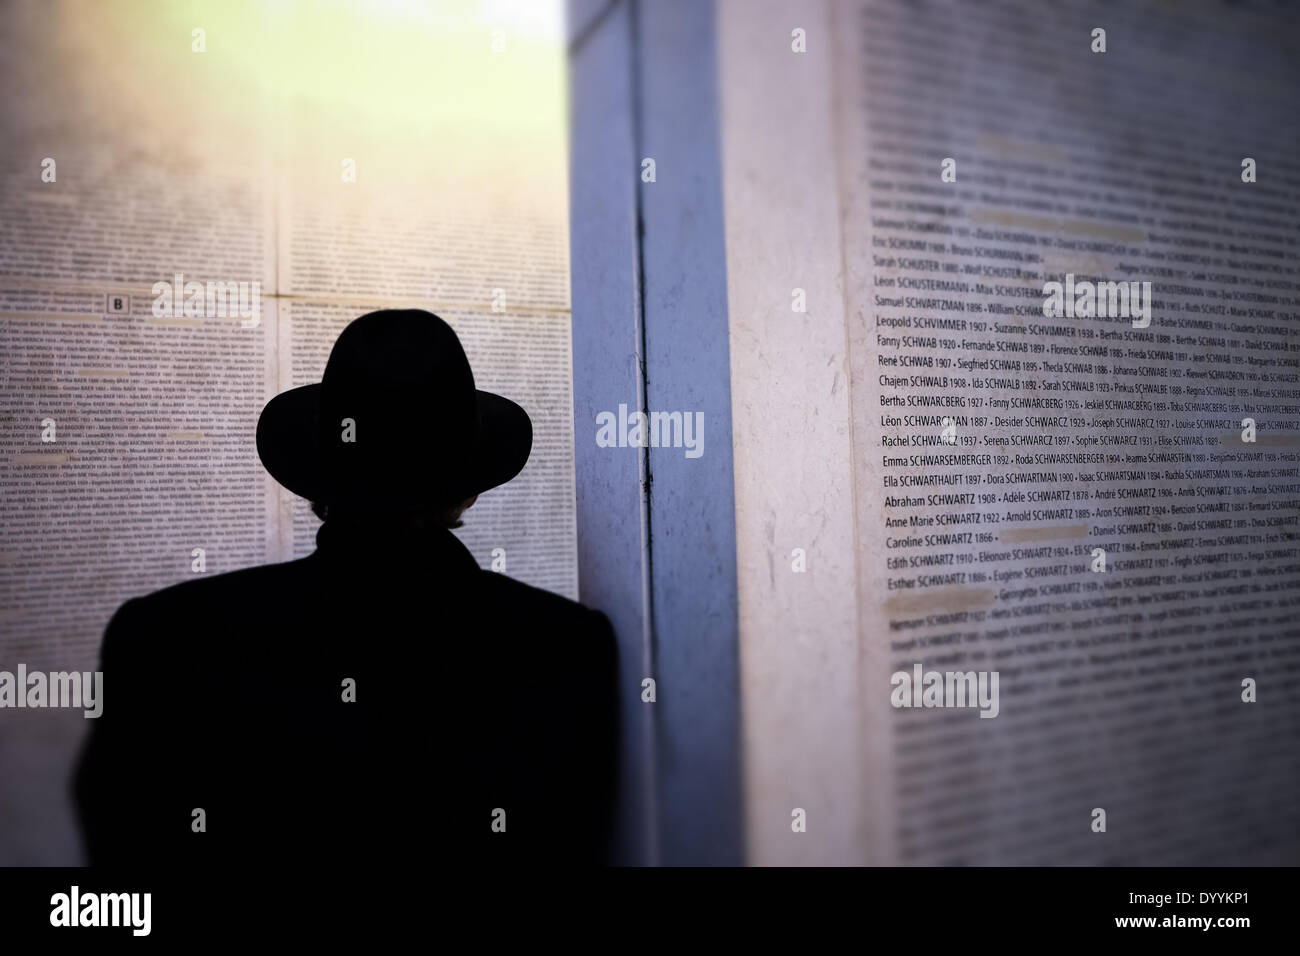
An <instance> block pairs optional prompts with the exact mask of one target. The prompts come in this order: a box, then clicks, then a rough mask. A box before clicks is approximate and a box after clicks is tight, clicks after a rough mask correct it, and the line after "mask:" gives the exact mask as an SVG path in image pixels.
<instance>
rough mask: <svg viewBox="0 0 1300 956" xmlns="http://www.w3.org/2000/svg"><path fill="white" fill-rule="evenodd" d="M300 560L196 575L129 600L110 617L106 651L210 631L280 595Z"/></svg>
mask: <svg viewBox="0 0 1300 956" xmlns="http://www.w3.org/2000/svg"><path fill="white" fill-rule="evenodd" d="M303 565H304V559H299V560H296V561H284V562H280V563H276V564H263V565H257V566H255V567H251V568H240V569H238V570H236V571H227V572H224V573H221V574H213V575H196V576H195V577H194V578H192V579H190V580H186V581H180V582H178V583H176V584H172V585H169V586H167V587H164V588H160V589H158V590H156V591H151V592H149V593H147V594H142V595H139V596H137V597H132V598H129V599H127V600H126V601H125V602H123V603H122V604H121V605H120V606H119V607H118V608H117V610H116V611H115V612H114V613H113V616H112V617H111V618H110V619H109V622H108V627H107V629H106V631H105V635H104V652H105V654H106V655H107V654H108V653H109V651H110V650H112V649H113V648H112V646H111V645H117V647H118V648H124V646H125V645H126V644H127V641H125V640H124V638H125V636H126V635H128V634H129V635H131V640H130V642H129V643H130V645H132V646H133V647H136V648H141V649H143V648H144V647H145V646H146V645H147V644H149V643H151V636H152V637H156V638H157V639H158V640H159V641H166V640H168V637H169V635H170V636H171V637H179V636H181V635H184V634H185V633H187V632H189V631H193V630H194V629H196V628H202V627H210V626H212V625H213V624H214V623H215V622H218V621H221V620H225V619H226V618H229V617H231V616H232V615H238V614H241V613H243V614H247V613H248V612H250V611H253V610H254V609H255V608H256V607H257V606H258V604H259V603H260V602H261V601H263V600H267V599H270V598H272V597H273V596H274V595H277V594H283V593H284V592H285V591H286V590H287V589H288V588H291V587H292V586H293V582H294V581H295V580H296V579H298V578H299V577H301V576H302V575H303V573H304V566H303Z"/></svg>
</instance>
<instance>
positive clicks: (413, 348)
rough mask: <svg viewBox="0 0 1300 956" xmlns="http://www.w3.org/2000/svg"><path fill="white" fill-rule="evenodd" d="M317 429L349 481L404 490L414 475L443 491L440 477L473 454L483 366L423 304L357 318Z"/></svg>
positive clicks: (331, 373)
mask: <svg viewBox="0 0 1300 956" xmlns="http://www.w3.org/2000/svg"><path fill="white" fill-rule="evenodd" d="M317 429H318V431H317V440H318V442H319V443H320V449H321V451H322V452H323V453H324V454H325V456H326V458H327V460H328V461H329V462H330V465H331V466H332V467H333V468H336V469H338V473H339V476H340V477H344V478H346V482H347V483H348V484H351V485H354V486H356V487H366V486H368V485H371V484H372V483H375V482H379V481H381V480H382V481H383V483H384V484H385V485H386V486H387V488H388V489H389V490H392V491H398V490H401V489H402V486H403V485H404V484H406V483H405V482H404V481H403V479H404V478H409V479H410V480H411V482H412V483H415V482H418V483H419V487H420V488H421V489H422V490H424V491H427V492H429V493H431V494H435V495H436V494H440V493H441V491H442V490H445V489H440V487H439V482H438V477H439V476H440V475H444V474H450V473H451V471H453V469H452V468H451V467H450V466H451V465H452V464H454V463H455V461H456V460H457V458H458V456H464V455H467V454H469V452H470V450H471V448H472V445H473V442H474V438H475V435H476V432H477V400H476V392H475V387H474V373H473V372H472V371H471V369H470V365H469V359H468V358H467V357H466V356H465V350H464V349H463V348H462V347H461V344H460V340H459V339H458V338H457V337H456V333H455V332H454V331H453V330H452V328H451V326H450V325H448V324H447V323H446V322H444V321H443V320H442V319H440V318H439V317H438V316H436V315H434V314H433V313H431V312H425V311H423V310H420V309H389V310H384V311H380V312H371V313H368V314H367V315H363V316H361V317H360V318H358V319H355V320H353V321H352V322H351V323H349V325H348V326H347V328H345V329H344V330H343V332H342V333H341V334H340V335H339V337H338V340H337V341H336V342H335V343H334V348H333V350H332V351H331V352H330V357H329V361H328V362H327V363H326V365H325V373H324V375H323V376H322V378H321V393H320V410H319V415H318V420H317ZM376 490H380V489H376ZM407 490H410V489H409V488H408V489H407Z"/></svg>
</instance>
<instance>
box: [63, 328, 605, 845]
mask: <svg viewBox="0 0 1300 956" xmlns="http://www.w3.org/2000/svg"><path fill="white" fill-rule="evenodd" d="M531 447H532V425H531V423H530V421H529V418H528V415H527V414H526V413H525V412H524V410H523V409H522V408H520V407H519V406H518V405H516V404H515V403H513V402H511V401H509V400H507V399H504V398H501V397H499V396H497V395H492V394H490V393H488V392H482V391H477V390H476V389H475V387H474V378H473V374H472V373H471V371H470V367H469V362H468V361H467V360H466V358H465V353H464V351H463V349H462V348H461V345H460V342H459V340H458V339H457V338H456V335H455V333H454V332H453V331H452V330H451V327H450V326H448V325H447V324H446V323H445V322H443V321H442V319H440V318H438V317H437V316H435V315H432V314H430V313H428V312H422V311H418V310H402V311H396V310H392V311H382V312H372V313H370V314H369V315H365V316H362V317H361V318H359V319H357V320H355V321H354V322H352V323H351V324H350V325H349V326H348V327H347V328H346V329H344V331H343V333H342V334H341V335H340V336H339V339H338V341H337V342H336V343H335V345H334V349H333V351H332V352H331V354H330V358H329V362H328V364H327V366H326V368H325V374H324V377H323V380H322V381H321V383H320V384H318V385H308V386H305V387H302V388H295V389H292V390H290V391H288V392H285V393H283V394H281V395H278V396H277V397H276V398H274V399H273V400H272V401H271V402H269V403H268V404H267V406H266V408H265V409H264V410H263V412H262V416H261V419H260V421H259V422H258V426H257V449H258V454H259V455H260V456H261V459H262V462H263V464H264V465H265V466H266V468H267V470H268V471H269V472H270V473H271V475H272V476H273V477H275V479H276V480H277V481H279V482H280V483H281V484H283V485H284V486H285V487H286V488H288V489H289V490H290V491H292V492H294V493H295V494H298V495H301V496H303V497H305V498H307V499H308V500H310V501H312V502H313V503H314V504H313V506H314V508H315V509H316V511H317V514H319V515H322V516H323V517H324V518H325V523H324V524H323V525H322V526H321V528H320V530H319V532H318V533H317V536H316V543H317V549H316V551H315V552H314V553H312V554H311V555H310V556H308V557H306V558H302V559H301V560H297V561H289V562H286V563H283V564H273V565H267V566H263V567H256V568H249V569H246V570H242V571H235V572H232V573H229V574H221V575H216V576H213V577H200V578H196V579H195V580H193V581H187V582H185V583H182V584H178V585H175V586H173V587H169V588H166V589H164V590H162V591H158V592H156V593H154V594H150V595H148V596H146V597H140V598H135V599H132V600H130V601H127V602H126V603H125V604H124V605H122V607H121V608H120V609H119V610H118V611H117V613H116V614H115V615H114V616H113V619H112V620H111V622H110V623H109V625H108V629H107V632H106V633H105V636H104V644H103V649H102V662H101V668H102V670H103V671H104V686H105V690H106V694H105V701H104V711H103V715H102V716H101V717H100V718H99V719H98V720H96V721H95V722H94V727H93V729H92V732H91V738H90V741H89V743H88V745H87V747H86V750H85V752H84V755H83V758H82V763H81V766H80V768H79V770H78V773H77V779H76V796H77V800H78V804H79V806H80V809H81V816H82V822H83V826H84V830H85V836H86V841H87V847H88V850H89V854H90V859H91V862H94V863H107V862H112V863H119V862H125V863H148V862H169V863H184V862H193V863H201V864H209V863H217V862H230V863H239V864H244V865H247V864H250V863H252V864H255V863H257V862H259V861H268V862H274V861H284V862H291V863H292V862H298V861H301V860H319V861H321V862H322V863H324V864H330V863H339V864H343V863H346V862H348V861H350V860H363V861H375V860H379V861H382V860H386V859H392V860H408V861H409V860H414V861H421V862H422V861H437V862H439V863H443V862H448V863H449V862H461V863H464V862H470V863H473V862H483V863H488V864H492V863H494V862H525V863H529V862H532V863H537V864H542V865H554V864H563V863H586V862H598V861H599V860H600V859H601V858H602V852H603V849H604V845H605V841H606V839H607V836H608V825H609V821H610V810H611V805H612V800H613V792H612V791H613V786H614V778H615V771H614V764H615V746H616V739H617V737H616V728H615V721H616V719H617V718H616V712H617V710H616V700H615V696H616V695H615V680H616V677H615V663H616V662H615V653H616V652H615V643H614V637H613V633H612V632H611V630H610V626H609V622H608V621H607V619H606V618H605V617H604V615H602V614H600V613H599V612H595V611H591V610H587V609H585V608H583V607H582V606H581V605H579V604H576V603H574V602H572V601H569V600H567V599H565V598H562V597H559V596H557V595H554V594H550V593H548V592H546V591H542V590H538V589H537V588H533V587H529V586H527V585H525V584H521V583H519V582H517V581H514V580H511V579H510V578H508V577H506V576H505V575H504V574H499V573H493V572H488V571H482V570H480V569H479V567H478V565H477V563H476V562H475V560H474V558H473V557H472V556H471V555H470V553H469V551H468V550H466V548H465V547H464V546H463V545H462V544H461V543H460V542H459V541H458V540H457V539H456V537H455V536H454V535H453V534H452V533H451V531H450V530H449V528H450V527H455V526H456V525H457V523H458V519H459V516H460V514H461V512H462V511H464V509H465V508H467V507H469V506H470V505H472V504H473V503H474V499H475V498H476V496H477V495H479V494H480V493H482V492H484V491H487V490H488V489H490V488H493V487H495V486H497V485H500V484H502V483H504V482H507V481H509V480H510V479H511V478H513V477H514V476H515V475H517V474H518V473H519V471H520V470H521V469H522V468H523V466H524V463H525V461H526V460H527V458H528V454H529V451H530V450H531ZM349 697H354V698H355V700H348V699H347V698H349ZM199 810H201V811H202V819H203V821H204V824H205V826H206V832H195V830H196V828H197V827H198V822H197V821H198V820H199V819H200V817H199V816H198V815H197V814H196V812H195V811H199ZM502 811H503V813H502ZM494 824H495V827H494ZM502 825H504V832H498V831H499V829H500V827H501V826H502Z"/></svg>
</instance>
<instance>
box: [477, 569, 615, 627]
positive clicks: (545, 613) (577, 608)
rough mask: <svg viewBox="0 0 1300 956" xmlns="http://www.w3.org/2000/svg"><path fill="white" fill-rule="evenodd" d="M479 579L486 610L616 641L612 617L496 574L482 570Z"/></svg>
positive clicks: (479, 588) (551, 592) (481, 597)
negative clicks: (611, 624)
mask: <svg viewBox="0 0 1300 956" xmlns="http://www.w3.org/2000/svg"><path fill="white" fill-rule="evenodd" d="M477 577H478V588H477V590H478V595H477V596H478V598H479V600H480V601H482V602H483V606H484V607H485V608H495V609H497V610H499V611H503V612H507V613H510V614H511V615H513V616H516V617H520V618H523V619H532V620H533V621H535V622H537V623H540V622H543V621H545V622H547V623H551V624H560V625H562V626H566V627H568V628H570V629H574V630H578V631H581V632H584V633H587V634H589V635H590V636H592V637H593V638H598V639H605V638H608V639H610V640H613V629H612V627H611V626H610V623H609V618H607V617H606V616H605V615H604V614H603V613H601V612H600V611H597V610H595V609H593V608H589V607H587V606H585V605H583V604H579V603H578V602H577V601H574V600H571V599H570V598H567V597H564V596H563V595H562V594H556V593H554V592H553V591H547V590H544V589H542V588H539V587H534V586H533V585H531V584H525V583H524V582H523V581H518V580H516V579H514V578H511V577H507V576H506V575H505V574H502V573H500V572H497V571H480V572H479V573H478V576H477Z"/></svg>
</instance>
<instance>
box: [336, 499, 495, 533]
mask: <svg viewBox="0 0 1300 956" xmlns="http://www.w3.org/2000/svg"><path fill="white" fill-rule="evenodd" d="M476 501H478V495H474V496H473V497H472V498H466V499H465V500H464V501H461V502H458V503H457V504H454V505H431V504H427V503H426V504H420V505H415V506H412V507H406V508H400V507H399V508H394V507H391V506H384V507H370V506H366V505H359V504H345V505H328V504H325V503H324V502H322V501H313V502H312V503H311V510H312V513H313V514H315V515H316V517H317V518H320V520H321V521H330V520H334V521H351V522H360V523H366V524H371V523H382V524H385V525H389V526H398V527H411V528H459V527H460V526H461V525H462V524H464V522H463V521H461V520H460V516H461V515H462V514H464V513H465V512H466V511H468V510H469V509H470V508H472V507H473V506H474V502H476Z"/></svg>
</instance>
